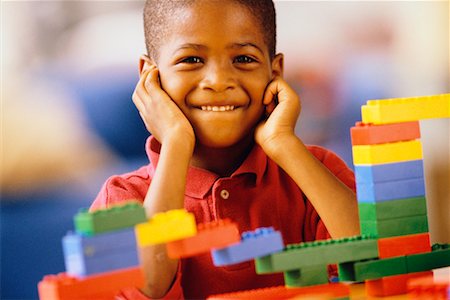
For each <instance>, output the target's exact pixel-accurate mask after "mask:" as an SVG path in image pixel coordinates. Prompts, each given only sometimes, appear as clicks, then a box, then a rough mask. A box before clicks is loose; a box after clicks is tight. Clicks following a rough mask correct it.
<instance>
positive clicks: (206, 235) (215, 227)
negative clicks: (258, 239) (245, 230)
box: [166, 219, 241, 258]
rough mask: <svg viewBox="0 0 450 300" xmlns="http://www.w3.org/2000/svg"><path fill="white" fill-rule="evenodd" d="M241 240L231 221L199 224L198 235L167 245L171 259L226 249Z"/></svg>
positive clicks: (235, 226)
mask: <svg viewBox="0 0 450 300" xmlns="http://www.w3.org/2000/svg"><path fill="white" fill-rule="evenodd" d="M240 240H241V236H240V234H239V229H238V227H237V225H236V223H233V222H231V221H230V220H229V219H224V220H219V221H214V222H210V223H203V224H198V226H197V235H195V236H192V237H189V238H186V239H182V240H178V241H173V242H169V243H167V244H166V245H167V255H168V256H169V257H170V258H181V257H190V256H194V255H197V254H201V253H205V252H209V251H211V249H214V248H224V247H226V246H229V245H230V244H234V243H237V242H239V241H240Z"/></svg>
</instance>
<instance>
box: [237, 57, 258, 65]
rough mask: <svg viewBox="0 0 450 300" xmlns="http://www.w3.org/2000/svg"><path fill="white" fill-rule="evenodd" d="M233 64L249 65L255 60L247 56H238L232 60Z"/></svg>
mask: <svg viewBox="0 0 450 300" xmlns="http://www.w3.org/2000/svg"><path fill="white" fill-rule="evenodd" d="M234 62H236V63H239V64H249V63H252V62H256V60H255V59H253V58H251V57H250V56H247V55H239V56H237V57H236V58H235V59H234Z"/></svg>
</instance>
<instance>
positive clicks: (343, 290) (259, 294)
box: [208, 283, 350, 300]
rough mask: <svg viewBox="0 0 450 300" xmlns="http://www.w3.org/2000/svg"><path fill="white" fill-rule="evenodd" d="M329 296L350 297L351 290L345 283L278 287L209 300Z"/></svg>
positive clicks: (216, 296)
mask: <svg viewBox="0 0 450 300" xmlns="http://www.w3.org/2000/svg"><path fill="white" fill-rule="evenodd" d="M307 295H308V296H327V297H328V298H344V297H348V296H349V295H350V288H349V286H348V285H346V284H343V283H327V284H320V285H314V286H306V287H300V288H287V287H285V286H277V287H271V288H264V289H257V290H249V291H242V292H235V293H228V294H220V295H213V296H209V297H208V299H209V300H234V299H249V300H254V299H258V300H259V299H271V300H272V299H277V300H283V299H291V298H293V297H297V296H307Z"/></svg>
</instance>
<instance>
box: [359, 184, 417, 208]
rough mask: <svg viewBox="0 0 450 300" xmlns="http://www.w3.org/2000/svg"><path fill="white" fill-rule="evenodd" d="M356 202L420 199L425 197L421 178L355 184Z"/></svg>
mask: <svg viewBox="0 0 450 300" xmlns="http://www.w3.org/2000/svg"><path fill="white" fill-rule="evenodd" d="M356 195H357V197H358V202H381V201H387V200H393V199H404V198H413V197H420V196H424V195H425V181H424V179H423V178H413V179H406V180H399V181H388V182H377V183H357V184H356Z"/></svg>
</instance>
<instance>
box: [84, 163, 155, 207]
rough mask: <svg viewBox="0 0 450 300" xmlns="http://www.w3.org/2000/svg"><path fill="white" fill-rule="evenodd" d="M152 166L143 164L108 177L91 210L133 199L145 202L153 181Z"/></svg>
mask: <svg viewBox="0 0 450 300" xmlns="http://www.w3.org/2000/svg"><path fill="white" fill-rule="evenodd" d="M150 167H151V166H150V165H146V166H142V167H140V168H139V169H137V170H135V171H132V172H127V173H124V174H121V175H114V176H111V177H110V178H108V179H107V180H106V182H105V183H104V184H103V186H102V188H101V190H100V192H99V193H98V195H97V197H96V198H95V200H94V202H93V203H92V205H91V210H95V209H99V208H106V207H109V206H111V205H114V204H117V203H120V202H124V201H128V200H131V199H134V200H138V201H141V202H143V201H144V198H145V195H146V193H147V190H148V186H149V185H150V181H151V176H150V175H151V174H150V172H149V169H150Z"/></svg>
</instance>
